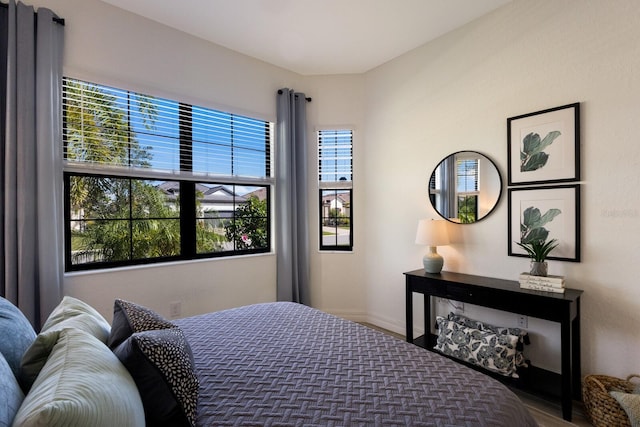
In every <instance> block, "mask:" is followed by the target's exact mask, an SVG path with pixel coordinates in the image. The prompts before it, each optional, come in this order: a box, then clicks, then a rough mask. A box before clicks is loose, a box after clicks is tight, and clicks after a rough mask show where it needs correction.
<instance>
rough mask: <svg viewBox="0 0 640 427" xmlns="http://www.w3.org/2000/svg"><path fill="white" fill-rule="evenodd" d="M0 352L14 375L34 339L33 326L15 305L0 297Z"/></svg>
mask: <svg viewBox="0 0 640 427" xmlns="http://www.w3.org/2000/svg"><path fill="white" fill-rule="evenodd" d="M0 337H2V339H0V353H2V355H3V356H4V358H5V360H6V361H7V363H8V364H9V367H10V368H11V371H12V372H13V375H15V377H16V378H17V377H18V374H19V372H20V360H21V359H22V355H23V354H24V352H25V351H26V350H27V348H29V346H30V345H31V343H32V342H33V340H35V339H36V331H34V330H33V326H31V323H30V322H29V321H28V320H27V318H26V317H25V316H24V314H22V312H21V311H20V310H19V309H18V307H16V306H15V305H13V304H11V303H10V302H9V301H7V300H6V299H4V298H2V297H0Z"/></svg>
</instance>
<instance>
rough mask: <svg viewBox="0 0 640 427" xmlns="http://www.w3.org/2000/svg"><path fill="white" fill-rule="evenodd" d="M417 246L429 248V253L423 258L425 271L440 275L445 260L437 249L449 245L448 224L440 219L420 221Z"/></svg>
mask: <svg viewBox="0 0 640 427" xmlns="http://www.w3.org/2000/svg"><path fill="white" fill-rule="evenodd" d="M416 244H417V245H426V246H429V251H428V252H427V253H426V254H425V255H424V258H422V263H423V264H424V271H426V272H427V273H440V271H441V270H442V265H443V264H444V259H443V258H442V256H440V254H438V251H437V249H436V247H437V246H443V245H448V244H449V234H448V233H447V222H446V221H445V220H438V219H421V220H420V221H418V231H417V232H416Z"/></svg>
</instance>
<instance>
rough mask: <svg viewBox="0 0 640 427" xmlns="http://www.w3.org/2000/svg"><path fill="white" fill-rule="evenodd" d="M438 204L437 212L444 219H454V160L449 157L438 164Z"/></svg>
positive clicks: (453, 157)
mask: <svg viewBox="0 0 640 427" xmlns="http://www.w3.org/2000/svg"><path fill="white" fill-rule="evenodd" d="M440 184H441V186H442V189H441V190H440V203H441V205H440V206H439V208H438V212H440V215H442V216H443V217H445V218H455V217H456V204H457V202H458V201H457V200H456V159H455V156H449V157H447V158H446V159H444V160H443V161H442V163H440Z"/></svg>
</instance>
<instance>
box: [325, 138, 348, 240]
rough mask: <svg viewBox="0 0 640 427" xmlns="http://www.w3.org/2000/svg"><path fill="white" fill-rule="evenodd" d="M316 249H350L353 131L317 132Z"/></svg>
mask: <svg viewBox="0 0 640 427" xmlns="http://www.w3.org/2000/svg"><path fill="white" fill-rule="evenodd" d="M318 183H319V188H320V200H319V206H320V215H319V218H320V224H319V226H320V250H324V251H350V250H352V249H353V206H352V199H353V131H352V130H350V129H339V130H320V131H318Z"/></svg>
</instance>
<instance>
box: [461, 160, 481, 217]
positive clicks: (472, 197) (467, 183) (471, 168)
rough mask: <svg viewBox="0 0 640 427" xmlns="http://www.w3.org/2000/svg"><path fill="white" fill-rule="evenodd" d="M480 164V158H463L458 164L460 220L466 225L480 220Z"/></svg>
mask: <svg viewBox="0 0 640 427" xmlns="http://www.w3.org/2000/svg"><path fill="white" fill-rule="evenodd" d="M478 162H479V160H478V158H467V159H465V158H462V159H458V160H457V162H456V193H457V196H458V204H457V210H458V219H459V220H460V222H461V223H464V224H468V223H472V222H475V221H476V220H477V218H478V194H479V193H478Z"/></svg>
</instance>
